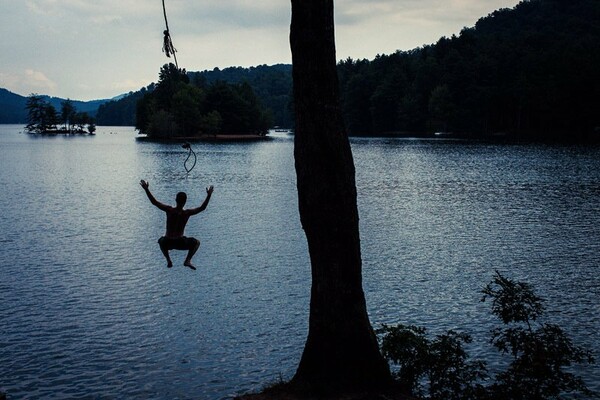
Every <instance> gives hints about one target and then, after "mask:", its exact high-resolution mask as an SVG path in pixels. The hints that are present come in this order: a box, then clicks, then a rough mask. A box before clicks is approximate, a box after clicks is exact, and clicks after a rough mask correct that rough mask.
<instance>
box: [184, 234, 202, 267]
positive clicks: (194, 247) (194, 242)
mask: <svg viewBox="0 0 600 400" xmlns="http://www.w3.org/2000/svg"><path fill="white" fill-rule="evenodd" d="M199 247H200V241H199V240H198V239H195V238H190V248H189V250H188V254H187V257H186V258H185V261H184V262H183V265H185V266H186V267H188V268H191V269H196V267H194V265H193V264H192V257H194V254H196V252H197V251H198V248H199Z"/></svg>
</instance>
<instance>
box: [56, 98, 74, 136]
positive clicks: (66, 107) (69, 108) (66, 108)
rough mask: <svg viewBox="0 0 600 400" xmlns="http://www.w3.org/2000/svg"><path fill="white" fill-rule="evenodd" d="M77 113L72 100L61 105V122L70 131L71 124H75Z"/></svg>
mask: <svg viewBox="0 0 600 400" xmlns="http://www.w3.org/2000/svg"><path fill="white" fill-rule="evenodd" d="M76 112H77V110H76V109H75V106H74V105H73V102H72V101H71V100H70V99H66V100H65V101H63V102H62V103H61V109H60V122H61V123H62V124H63V125H64V126H66V127H67V129H68V130H69V131H70V130H71V123H73V117H74V116H75V113H76Z"/></svg>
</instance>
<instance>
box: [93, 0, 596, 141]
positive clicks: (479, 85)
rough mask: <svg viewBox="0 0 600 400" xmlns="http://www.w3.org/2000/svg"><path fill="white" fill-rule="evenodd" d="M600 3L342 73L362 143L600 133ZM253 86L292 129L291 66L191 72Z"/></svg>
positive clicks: (564, 2)
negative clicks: (393, 138)
mask: <svg viewBox="0 0 600 400" xmlns="http://www.w3.org/2000/svg"><path fill="white" fill-rule="evenodd" d="M598 21H600V1H598V0H529V1H522V2H521V3H519V4H518V5H517V6H516V7H515V8H513V9H502V10H498V11H495V12H493V13H492V14H490V15H488V16H486V17H484V18H481V19H480V20H479V21H477V23H476V24H475V26H474V27H471V28H465V29H463V30H462V31H461V32H460V34H459V35H457V36H452V37H450V38H446V37H444V38H441V39H440V40H439V41H438V42H437V43H435V44H431V45H427V46H423V47H420V48H417V49H413V50H410V51H398V52H396V53H394V54H390V55H381V56H378V57H376V58H375V59H374V60H352V59H348V60H345V61H342V62H340V63H339V65H338V68H339V69H338V71H339V76H340V86H341V95H342V108H343V111H344V116H345V120H346V124H347V127H348V130H349V132H350V133H351V134H353V135H381V134H411V135H415V134H416V135H423V134H431V133H433V132H439V131H443V132H453V133H458V134H464V135H473V136H482V135H512V136H517V137H527V138H531V137H535V138H542V139H546V138H549V139H554V138H566V139H575V140H577V139H581V138H583V137H589V136H590V135H592V136H593V135H596V136H598V135H599V134H598V130H599V129H600V128H599V127H600V112H598V110H600V67H599V66H600V23H598ZM189 74H190V78H191V80H192V81H193V80H197V79H201V80H206V81H207V83H211V82H214V81H217V80H223V81H226V82H229V83H239V82H242V81H246V82H248V83H249V84H250V86H251V87H252V89H253V90H254V92H255V93H256V95H257V97H258V98H259V99H260V101H261V102H262V104H263V105H265V106H266V107H268V108H270V109H271V110H272V113H273V116H274V121H275V124H276V125H280V126H285V127H289V126H291V124H292V120H293V118H292V116H291V113H290V102H291V86H292V80H291V66H289V65H274V66H266V65H264V66H259V67H253V68H241V67H232V68H226V69H223V70H219V69H214V70H212V71H203V72H191V73H189ZM154 86H155V85H154V84H152V85H150V86H148V87H147V88H144V89H142V91H139V92H135V93H130V95H129V96H126V97H125V98H123V99H121V100H119V101H114V102H110V103H107V104H105V105H103V106H102V107H101V108H100V110H99V113H98V123H99V124H104V125H106V124H110V125H113V124H125V125H133V124H134V121H135V115H134V114H135V104H136V102H137V99H138V98H140V97H142V95H143V92H144V91H146V90H153V89H154Z"/></svg>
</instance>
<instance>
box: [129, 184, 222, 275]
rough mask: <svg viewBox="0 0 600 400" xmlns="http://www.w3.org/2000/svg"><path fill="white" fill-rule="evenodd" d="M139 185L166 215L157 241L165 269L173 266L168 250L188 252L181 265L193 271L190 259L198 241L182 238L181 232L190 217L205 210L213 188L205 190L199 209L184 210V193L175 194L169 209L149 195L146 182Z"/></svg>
mask: <svg viewBox="0 0 600 400" xmlns="http://www.w3.org/2000/svg"><path fill="white" fill-rule="evenodd" d="M140 185H141V186H142V188H143V189H144V191H145V192H146V195H147V196H148V199H149V200H150V202H151V203H152V204H154V205H155V206H156V207H158V208H159V209H161V210H163V211H164V212H165V213H166V214H167V230H166V233H165V236H163V237H161V238H160V239H158V245H159V246H160V250H161V251H162V253H163V254H164V256H165V258H166V259H167V267H168V268H171V267H172V266H173V262H172V261H171V257H170V256H169V250H174V249H175V250H188V254H187V257H186V258H185V261H184V262H183V265H185V266H186V267H188V268H191V269H193V270H195V269H196V267H194V265H193V264H192V257H193V256H194V254H196V251H198V248H199V247H200V241H199V240H198V239H196V238H193V237H186V236H184V235H183V231H184V230H185V225H186V224H187V222H188V220H189V219H190V217H191V216H192V215H196V214H198V213H200V212H202V211H204V210H205V209H206V206H207V205H208V202H209V201H210V197H211V196H212V192H213V189H214V188H213V187H212V186H209V187H207V188H206V199H204V202H203V203H202V204H201V205H200V207H197V208H190V209H187V210H186V209H184V208H183V206H184V205H185V202H186V200H187V195H186V194H185V193H184V192H179V193H177V196H176V197H175V203H176V206H175V207H171V206H168V205H166V204H163V203H161V202H159V201H157V200H156V199H155V198H154V196H153V195H152V193H150V189H149V188H148V187H149V186H150V185H149V184H148V182H146V181H145V180H143V179H142V180H141V181H140Z"/></svg>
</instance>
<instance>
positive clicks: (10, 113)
mask: <svg viewBox="0 0 600 400" xmlns="http://www.w3.org/2000/svg"><path fill="white" fill-rule="evenodd" d="M41 98H42V100H44V101H47V102H48V103H50V104H51V105H52V106H54V108H56V109H59V110H60V107H61V103H62V102H63V101H65V100H66V99H61V98H58V97H50V96H42V97H41ZM107 101H108V100H91V101H77V100H71V103H72V105H73V106H74V107H75V108H76V109H77V111H79V112H85V113H87V114H88V115H90V116H91V117H94V116H95V115H96V111H97V110H98V107H100V105H101V104H104V103H106V102H107ZM26 103H27V97H25V96H21V95H18V94H16V93H13V92H10V91H8V90H6V89H2V88H0V124H25V123H27V110H26V109H25V104H26Z"/></svg>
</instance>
